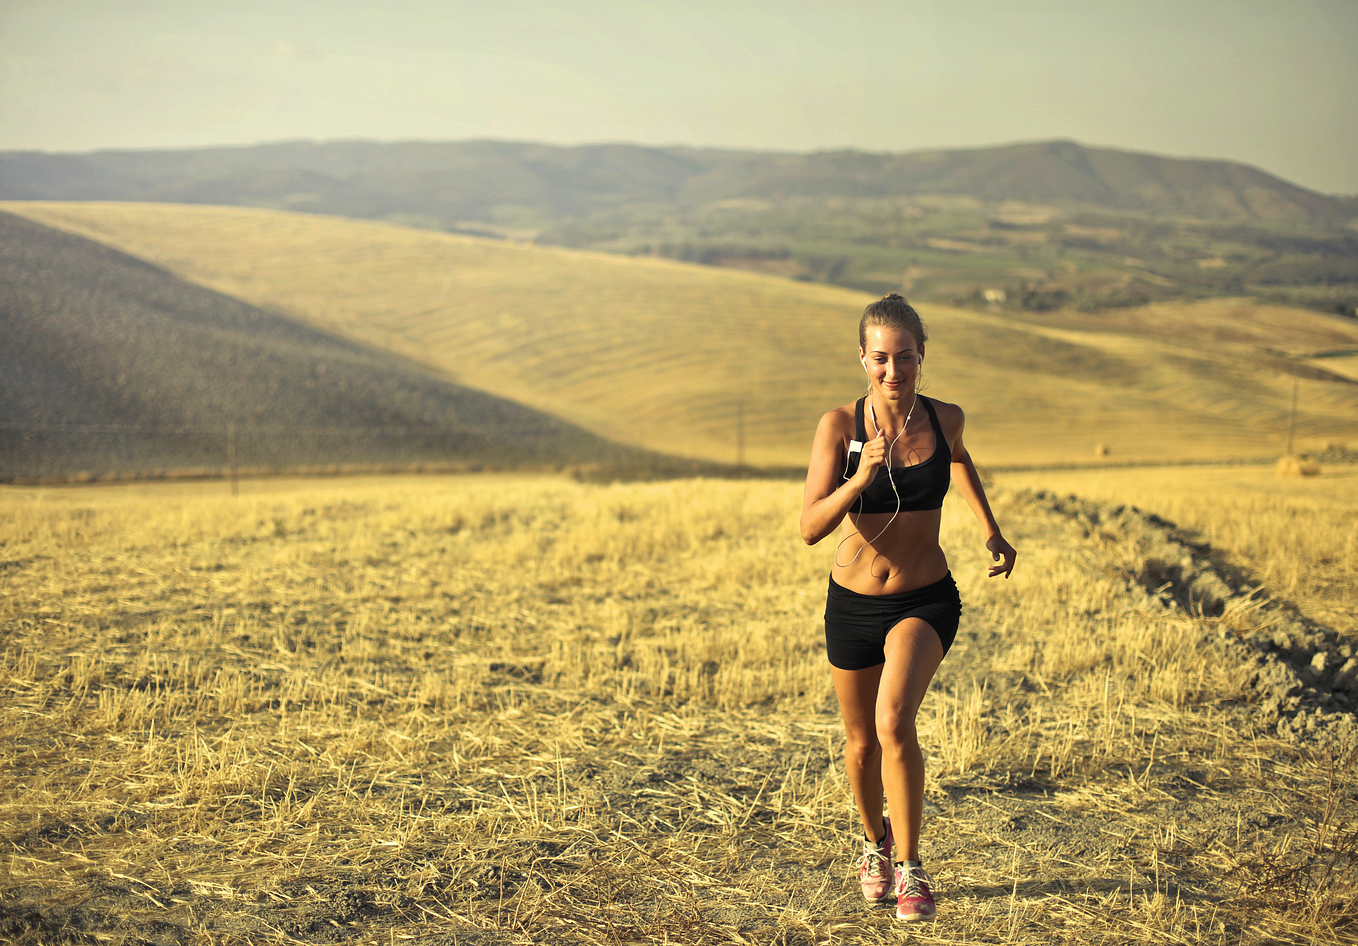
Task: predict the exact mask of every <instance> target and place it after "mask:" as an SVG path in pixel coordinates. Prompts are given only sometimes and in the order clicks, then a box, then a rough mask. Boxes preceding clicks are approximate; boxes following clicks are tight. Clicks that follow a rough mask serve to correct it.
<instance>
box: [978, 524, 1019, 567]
mask: <svg viewBox="0 0 1358 946" xmlns="http://www.w3.org/2000/svg"><path fill="white" fill-rule="evenodd" d="M985 547H986V551H988V552H989V553H990V557H991V558H992V559H994V560H995V561H997V562H999V563H1000V564H998V565H991V566H990V576H989V577H991V578H994V577H995V576H996V575H1003V576H1004V577H1005V578H1008V577H1009V573H1010V572H1012V571H1013V570H1014V559H1016V558H1018V552H1016V551H1014V547H1013V546H1012V545H1010V544H1009V543H1008V542H1006V541H1005V540H1004V536H1002V535H1000V534H999V533H998V532H997V533H995V534H994V535H993V536H991V537H990V538H989V539H987V540H986V543H985Z"/></svg>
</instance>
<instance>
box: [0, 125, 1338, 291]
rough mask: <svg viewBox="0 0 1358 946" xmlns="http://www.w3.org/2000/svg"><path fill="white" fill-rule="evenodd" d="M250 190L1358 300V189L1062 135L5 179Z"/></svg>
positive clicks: (925, 266)
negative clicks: (1005, 141) (902, 147)
mask: <svg viewBox="0 0 1358 946" xmlns="http://www.w3.org/2000/svg"><path fill="white" fill-rule="evenodd" d="M4 198H9V199H23V200H31V199H43V200H120V201H127V200H131V201H156V202H172V203H194V204H212V205H224V206H250V207H263V208H271V209H279V210H297V211H305V212H309V213H324V214H330V215H338V216H346V217H353V218H356V219H370V220H382V221H386V222H393V223H400V224H406V225H414V226H421V227H426V228H430V229H436V230H445V231H449V232H458V233H469V234H473V235H482V236H495V237H499V238H509V239H515V240H525V239H527V240H532V241H535V242H538V243H545V244H550V245H555V246H567V247H573V248H576V249H598V250H605V251H608V252H612V253H619V254H624V255H632V256H662V257H666V258H670V259H679V260H684V261H688V262H701V263H704V264H709V265H716V266H723V267H731V268H743V269H751V270H755V271H762V272H771V273H776V274H779V275H783V276H788V277H793V278H796V279H800V280H807V281H813V282H825V283H830V284H833V285H839V286H844V287H846V288H851V289H857V290H860V291H865V292H870V293H873V294H881V293H884V292H888V291H892V290H898V289H904V290H905V291H906V292H908V293H909V294H910V295H911V296H912V297H914V298H918V299H920V300H921V301H931V302H946V303H950V304H966V303H969V302H974V301H977V300H980V299H981V298H983V297H984V296H985V294H986V292H987V290H989V291H990V295H991V296H992V297H994V296H995V295H996V293H997V292H1002V293H1003V294H1004V298H1005V302H1004V305H1005V307H1006V308H1008V309H1011V310H1013V309H1017V310H1021V309H1047V308H1051V307H1053V306H1054V305H1073V306H1077V307H1081V308H1086V309H1094V308H1107V307H1110V306H1129V305H1140V304H1144V303H1147V302H1154V301H1158V300H1164V299H1174V298H1180V299H1193V298H1202V297H1212V296H1217V297H1220V296H1240V295H1253V296H1256V297H1259V298H1265V299H1269V300H1272V301H1274V302H1278V303H1284V304H1295V305H1302V306H1306V307H1310V308H1316V309H1320V310H1324V311H1335V312H1342V313H1347V314H1349V315H1353V314H1354V313H1355V311H1358V232H1355V230H1354V229H1353V228H1352V226H1351V224H1352V223H1353V221H1354V220H1358V199H1356V198H1343V197H1332V196H1327V195H1323V194H1317V193H1314V192H1312V191H1308V190H1306V189H1305V188H1301V187H1297V186H1295V185H1293V184H1290V183H1288V182H1286V181H1283V180H1280V179H1279V178H1277V177H1274V176H1272V175H1270V174H1267V173H1266V172H1264V171H1261V170H1259V169H1257V168H1252V167H1247V166H1245V165H1240V164H1235V163H1232V162H1229V161H1212V160H1185V159H1177V158H1164V157H1159V156H1156V155H1148V154H1138V153H1134V152H1125V151H1115V150H1110V149H1101V148H1088V147H1084V146H1082V145H1079V144H1076V143H1074V142H1069V141H1048V142H1035V143H1027V144H1017V145H1006V146H1003V147H994V148H979V149H971V150H955V151H934V152H915V153H906V154H891V153H885V154H883V153H865V152H855V151H838V152H820V153H814V154H785V153H766V152H737V151H716V150H697V149H686V148H644V147H637V146H631V145H621V144H618V145H591V146H584V147H577V148H558V147H551V146H547V145H538V144H525V143H516V142H494V141H480V142H460V143H437V142H405V143H390V144H382V143H376V142H361V141H359V142H325V143H312V142H290V143H281V144H272V145H260V146H256V147H237V148H211V149H198V150H181V151H101V152H94V153H90V154H43V153H38V152H0V199H4Z"/></svg>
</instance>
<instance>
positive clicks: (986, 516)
mask: <svg viewBox="0 0 1358 946" xmlns="http://www.w3.org/2000/svg"><path fill="white" fill-rule="evenodd" d="M948 406H949V407H951V408H952V409H951V410H950V411H948V413H949V414H951V415H953V416H951V417H948V418H946V420H944V419H943V418H940V420H944V428H943V429H944V432H945V433H946V432H951V431H949V430H948V428H949V427H952V428H953V429H954V430H955V431H956V432H955V433H953V436H952V478H953V482H954V483H956V484H957V491H958V492H959V493H961V494H962V498H963V499H965V500H966V501H967V505H968V506H970V507H971V511H972V512H973V513H975V514H976V518H977V519H978V520H979V521H980V523H981V526H982V527H983V528H984V529H985V547H986V551H988V552H989V553H990V557H991V559H992V560H993V561H996V562H999V564H998V565H991V566H990V577H991V578H994V577H995V576H996V575H1003V576H1004V577H1005V578H1008V577H1009V573H1010V572H1012V571H1013V570H1014V559H1015V558H1017V557H1018V552H1016V551H1014V547H1013V546H1012V545H1010V544H1009V543H1008V542H1007V541H1005V538H1004V536H1003V535H1002V534H1001V533H1000V526H999V523H997V522H996V521H995V514H994V513H993V512H991V511H990V503H989V502H988V501H987V500H986V498H985V488H984V487H982V486H981V475H980V474H979V473H977V472H976V464H975V463H972V462H971V454H970V453H968V452H967V448H966V446H965V445H964V444H963V443H962V428H963V427H964V426H965V425H966V417H965V416H964V415H963V414H962V408H960V407H957V406H956V405H948ZM949 421H950V422H951V423H949Z"/></svg>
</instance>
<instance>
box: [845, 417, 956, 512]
mask: <svg viewBox="0 0 1358 946" xmlns="http://www.w3.org/2000/svg"><path fill="white" fill-rule="evenodd" d="M919 399H920V400H921V401H922V402H924V409H925V410H927V411H928V412H929V420H930V421H931V422H932V423H933V425H934V452H933V453H931V454H930V455H929V458H928V459H927V460H924V461H922V462H920V463H916V464H914V465H913V466H897V467H892V469H891V472H890V474H888V473H887V469H886V467H884V466H883V467H879V468H878V469H877V476H876V477H874V478H873V481H872V482H871V483H869V484H868V488H867V489H865V490H863V492H862V493H861V494H859V497H858V499H856V500H855V501H854V504H853V506H852V507H851V508H850V510H849V511H850V512H854V513H878V512H895V511H896V491H899V492H900V494H901V506H900V508H901V511H902V512H913V511H916V510H920V509H941V508H943V497H944V496H945V495H947V492H948V486H949V484H950V483H951V482H952V476H951V470H950V466H951V462H952V461H951V460H950V459H949V457H948V438H947V437H945V436H943V425H942V424H940V423H939V422H938V414H937V413H935V411H934V405H933V404H931V403H929V399H928V398H927V397H924V396H923V395H919ZM866 400H867V398H866V397H860V398H859V399H858V402H857V403H856V404H855V405H854V409H853V421H854V438H855V439H856V440H858V441H859V442H860V443H866V442H867V439H868V432H867V427H866V426H865V425H864V422H863V403H864V402H865V401H866ZM861 456H862V454H860V453H859V452H858V451H857V450H854V451H851V452H850V453H849V455H848V458H847V460H846V462H845V464H844V475H843V476H842V477H841V478H840V479H841V480H842V481H847V480H849V479H851V478H852V477H853V475H854V474H855V473H857V472H858V460H859V458H860V457H861ZM892 480H895V481H896V490H895V491H893V490H892V488H891V481H892Z"/></svg>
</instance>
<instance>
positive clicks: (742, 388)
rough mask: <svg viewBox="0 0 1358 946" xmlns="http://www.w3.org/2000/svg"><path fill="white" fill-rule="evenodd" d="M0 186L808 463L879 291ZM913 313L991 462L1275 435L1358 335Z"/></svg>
mask: <svg viewBox="0 0 1358 946" xmlns="http://www.w3.org/2000/svg"><path fill="white" fill-rule="evenodd" d="M3 208H4V209H6V210H9V211H12V212H14V213H18V214H21V215H23V216H26V217H29V218H31V219H33V220H35V221H37V222H39V223H43V224H46V225H49V226H53V227H57V228H61V229H66V230H69V231H72V232H74V233H77V234H80V235H83V236H88V237H91V238H93V239H95V240H98V241H101V242H103V243H106V244H108V245H110V246H113V247H116V248H118V249H121V250H123V251H125V252H128V253H131V254H132V255H134V256H138V257H141V258H143V259H146V260H149V261H151V262H153V263H155V264H157V265H160V266H162V267H164V268H166V269H168V270H169V271H171V272H173V273H176V274H178V275H180V276H182V277H184V278H186V279H188V280H190V281H192V282H196V283H199V284H202V285H204V286H208V287H210V288H213V289H216V290H219V291H221V292H224V293H227V294H228V295H232V296H235V297H238V298H240V299H243V300H245V301H247V302H250V303H253V304H255V305H258V306H261V307H263V308H266V309H269V310H273V311H278V312H282V313H284V314H287V315H290V316H293V317H296V318H298V319H301V320H303V321H305V322H308V323H311V324H313V325H316V326H319V327H321V328H323V329H326V330H328V331H331V332H334V333H337V334H340V335H343V336H346V337H348V338H351V339H355V340H357V341H360V342H362V343H365V344H367V345H372V346H376V347H378V348H382V349H387V350H390V351H393V352H396V353H398V354H400V355H402V356H404V357H406V358H409V359H411V360H413V361H415V362H418V363H420V364H423V365H426V366H429V367H431V368H432V369H434V370H436V371H437V372H439V373H440V374H441V375H443V376H444V377H447V378H450V379H452V380H454V381H457V382H459V383H461V384H465V385H468V386H470V387H474V388H478V389H481V390H484V391H488V392H490V393H492V394H495V395H499V396H502V397H506V398H509V399H511V400H514V401H518V402H520V403H523V404H526V405H528V406H530V407H534V408H538V409H541V410H545V411H547V412H549V413H552V414H555V415H557V416H559V417H562V418H564V419H566V420H568V421H571V422H573V423H576V424H579V425H581V426H583V427H585V428H587V429H589V430H592V431H595V432H597V433H599V434H602V435H604V436H606V437H609V438H611V439H614V440H618V441H622V442H625V443H633V444H639V445H642V446H645V447H649V448H652V449H655V450H659V451H662V452H665V453H671V454H681V455H685V456H693V457H700V458H704V459H711V460H719V461H724V462H732V461H734V460H736V459H737V446H736V440H737V427H738V425H739V424H740V423H741V422H742V418H741V417H740V414H741V413H742V412H743V426H744V431H745V438H744V439H745V454H744V459H745V460H746V462H748V463H751V464H754V465H789V466H791V465H797V464H800V463H802V462H804V458H805V454H806V450H807V448H808V444H809V442H810V435H811V432H812V431H813V430H814V429H815V424H816V420H817V418H818V417H819V416H820V414H821V413H823V412H824V411H825V410H826V409H828V408H829V407H832V406H835V405H837V404H842V403H844V402H846V401H848V400H850V399H852V398H853V397H855V396H856V395H857V394H858V393H859V391H860V388H861V384H862V381H861V379H862V373H861V369H860V367H859V365H858V362H857V359H856V353H855V348H856V323H857V319H858V315H859V313H860V312H861V311H862V307H863V305H864V304H865V303H866V302H868V301H870V300H868V299H867V298H866V297H864V296H862V295H860V294H856V293H853V292H850V291H848V290H844V289H839V288H834V287H829V286H823V285H816V284H809V283H800V282H794V281H790V280H786V279H780V278H777V277H773V276H765V275H759V274H755V273H749V272H741V271H734V270H724V269H717V268H711V267H702V266H693V265H688V264H682V263H676V262H671V261H666V260H658V259H644V258H627V257H621V256H613V255H608V254H601V253H587V252H580V251H572V250H565V249H559V248H550V247H538V246H530V245H515V244H511V243H507V242H497V241H492V240H485V239H478V238H473V237H463V236H456V235H450V234H445V233H437V232H432V231H426V230H415V229H409V228H404V227H399V226H394V225H388V224H379V223H369V222H362V221H354V220H343V219H338V218H328V217H320V216H309V215H303V214H293V213H284V212H278V211H265V210H252V209H244V208H226V207H204V206H175V205H167V204H115V203H85V204H75V203H55V202H54V203H47V202H29V203H23V202H7V203H5V204H4V205H3ZM921 314H922V315H923V316H924V318H925V321H926V322H927V323H928V324H929V326H930V330H931V335H932V340H931V342H930V344H929V356H928V358H927V359H926V379H927V383H928V387H927V390H928V392H929V393H930V394H931V395H933V396H936V397H939V398H942V399H944V400H949V401H955V402H957V403H960V404H961V405H962V406H963V407H964V408H965V409H966V410H967V412H968V417H969V419H970V421H971V424H970V426H969V432H968V441H969V443H970V445H971V447H972V449H973V452H974V453H975V455H976V456H977V457H978V459H979V461H980V462H982V463H987V464H992V465H1001V466H1003V465H1034V464H1038V465H1047V464H1052V463H1069V462H1087V461H1090V460H1091V459H1092V457H1093V450H1094V446H1095V444H1096V443H1097V444H1103V445H1105V446H1106V447H1107V448H1108V449H1109V451H1110V456H1111V457H1112V458H1113V459H1114V460H1170V459H1180V458H1196V459H1210V458H1227V457H1258V456H1269V455H1276V454H1278V453H1280V452H1282V451H1283V449H1284V447H1285V445H1286V440H1287V426H1288V413H1289V409H1290V405H1291V397H1292V382H1291V378H1289V377H1288V376H1287V375H1286V374H1285V373H1284V372H1285V370H1287V369H1288V367H1289V366H1290V365H1291V364H1293V362H1292V361H1291V360H1289V359H1290V358H1294V357H1295V358H1303V356H1306V357H1310V356H1314V355H1316V354H1324V353H1330V352H1340V351H1349V350H1353V349H1358V324H1354V323H1352V322H1351V320H1343V319H1338V318H1334V317H1330V316H1324V315H1319V314H1316V313H1312V312H1306V311H1302V310H1296V309H1283V308H1278V307H1270V306H1260V305H1254V304H1253V303H1250V302H1248V301H1241V300H1210V301H1207V302H1203V303H1199V304H1196V305H1175V306H1166V305H1161V306H1152V307H1148V308H1146V309H1137V310H1118V311H1115V312H1113V313H1103V314H1096V315H1075V314H1070V313H1055V314H1049V315H1042V316H1023V317H1022V318H1020V317H1018V316H1015V315H1012V314H1004V313H999V312H994V313H991V312H977V311H969V310H962V309H954V308H949V307H945V306H921ZM1303 360H1304V359H1303ZM1308 363H1309V364H1313V365H1316V366H1319V367H1325V366H1331V367H1332V368H1334V369H1344V368H1345V367H1346V365H1347V362H1346V361H1345V360H1344V358H1343V357H1339V356H1337V357H1334V358H1317V359H1314V360H1312V361H1310V362H1308ZM1337 373H1339V374H1342V373H1343V371H1342V370H1337ZM621 408H625V410H624V409H621ZM1300 408H1301V409H1300V416H1299V420H1298V428H1297V429H1298V436H1299V438H1300V444H1301V446H1302V447H1303V448H1305V449H1313V448H1316V447H1318V446H1319V445H1320V444H1323V443H1324V442H1325V441H1328V440H1341V441H1344V440H1358V433H1355V427H1354V418H1355V417H1358V385H1346V384H1342V383H1338V382H1334V381H1329V382H1323V381H1315V380H1305V381H1303V382H1301V402H1300Z"/></svg>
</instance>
